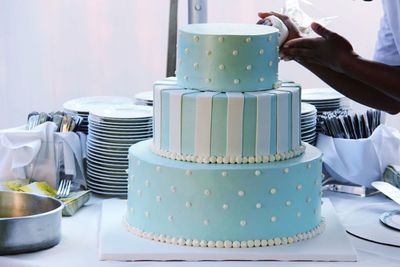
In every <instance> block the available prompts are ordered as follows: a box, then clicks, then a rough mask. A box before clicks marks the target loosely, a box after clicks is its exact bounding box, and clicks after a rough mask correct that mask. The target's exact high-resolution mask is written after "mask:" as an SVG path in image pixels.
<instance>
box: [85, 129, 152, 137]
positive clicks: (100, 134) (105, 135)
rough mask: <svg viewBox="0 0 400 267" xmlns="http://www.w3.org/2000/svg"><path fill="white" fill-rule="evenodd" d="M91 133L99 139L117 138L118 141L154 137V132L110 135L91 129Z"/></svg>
mask: <svg viewBox="0 0 400 267" xmlns="http://www.w3.org/2000/svg"><path fill="white" fill-rule="evenodd" d="M89 133H90V134H91V135H92V136H94V137H99V138H103V137H104V138H117V139H144V138H149V137H152V136H153V133H152V132H150V133H149V132H145V133H144V132H138V133H128V134H127V133H125V134H124V133H110V132H106V131H103V132H102V131H98V130H94V129H92V128H90V129H89Z"/></svg>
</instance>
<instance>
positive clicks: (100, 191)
mask: <svg viewBox="0 0 400 267" xmlns="http://www.w3.org/2000/svg"><path fill="white" fill-rule="evenodd" d="M88 188H89V190H90V191H91V192H93V193H95V194H99V195H104V196H115V197H121V198H126V196H127V194H128V192H127V191H126V192H108V191H103V190H97V189H94V188H90V187H89V186H88Z"/></svg>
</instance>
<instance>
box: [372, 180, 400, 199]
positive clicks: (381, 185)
mask: <svg viewBox="0 0 400 267" xmlns="http://www.w3.org/2000/svg"><path fill="white" fill-rule="evenodd" d="M371 185H372V186H373V187H375V188H376V189H378V190H379V191H380V192H382V193H383V194H384V195H386V196H387V197H389V198H390V199H391V200H393V201H394V202H396V203H397V204H399V205H400V189H398V188H397V187H395V186H393V185H391V184H389V183H387V182H382V181H378V182H373V183H372V184H371Z"/></svg>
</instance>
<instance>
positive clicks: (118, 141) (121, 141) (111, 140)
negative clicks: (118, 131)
mask: <svg viewBox="0 0 400 267" xmlns="http://www.w3.org/2000/svg"><path fill="white" fill-rule="evenodd" d="M95 137H96V139H98V140H100V141H103V142H108V143H112V144H126V145H128V144H131V145H133V144H135V143H137V142H140V141H144V140H147V139H151V137H146V138H138V139H136V138H135V139H122V138H106V137H102V136H95Z"/></svg>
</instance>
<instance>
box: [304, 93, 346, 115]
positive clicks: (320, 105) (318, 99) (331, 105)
mask: <svg viewBox="0 0 400 267" xmlns="http://www.w3.org/2000/svg"><path fill="white" fill-rule="evenodd" d="M345 99H346V98H345V96H343V95H342V94H340V93H339V92H337V91H335V90H334V89H332V88H312V89H304V90H303V91H302V92H301V101H302V102H307V103H309V104H312V105H314V106H315V107H316V108H317V112H318V115H319V114H322V113H323V112H325V111H333V110H335V109H338V108H344V107H346V105H347V103H346V101H345Z"/></svg>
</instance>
